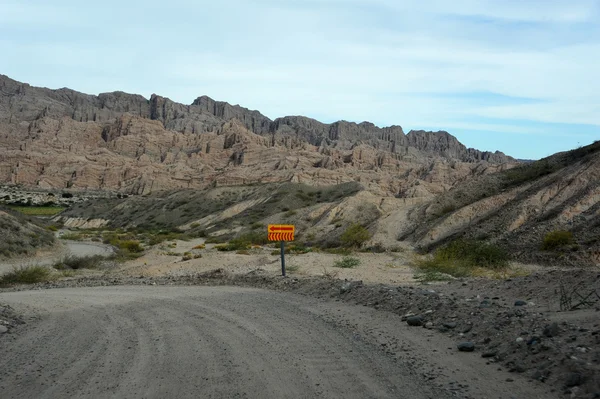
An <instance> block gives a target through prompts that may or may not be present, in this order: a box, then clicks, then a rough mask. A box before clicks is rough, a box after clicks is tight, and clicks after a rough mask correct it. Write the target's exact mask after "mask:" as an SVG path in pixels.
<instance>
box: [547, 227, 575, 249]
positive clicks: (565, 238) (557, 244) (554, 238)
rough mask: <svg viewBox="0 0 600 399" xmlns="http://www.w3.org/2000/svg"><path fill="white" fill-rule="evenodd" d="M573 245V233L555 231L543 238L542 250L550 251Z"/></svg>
mask: <svg viewBox="0 0 600 399" xmlns="http://www.w3.org/2000/svg"><path fill="white" fill-rule="evenodd" d="M574 243H575V239H574V238H573V233H571V232H570V231H565V230H555V231H551V232H549V233H548V234H546V235H545V236H544V240H543V242H542V250H545V251H552V250H555V249H559V248H563V247H565V246H567V245H572V244H574Z"/></svg>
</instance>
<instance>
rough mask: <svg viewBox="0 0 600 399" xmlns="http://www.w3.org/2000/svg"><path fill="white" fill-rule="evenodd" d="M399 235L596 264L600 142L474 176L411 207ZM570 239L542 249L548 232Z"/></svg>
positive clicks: (599, 255)
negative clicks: (464, 240) (487, 243)
mask: <svg viewBox="0 0 600 399" xmlns="http://www.w3.org/2000/svg"><path fill="white" fill-rule="evenodd" d="M408 219H409V220H410V221H411V223H410V225H409V226H407V228H405V229H404V230H403V231H401V232H400V234H399V238H400V239H403V240H410V241H412V242H414V243H415V244H416V245H418V246H420V247H423V248H425V249H430V248H433V247H436V246H438V245H439V244H441V243H443V242H446V241H448V240H451V239H454V238H457V237H461V236H463V237H469V238H474V239H482V240H491V241H493V242H496V243H498V244H500V245H501V246H503V247H505V248H507V249H509V250H510V251H511V253H512V254H513V256H514V257H515V258H517V259H521V260H524V261H531V262H539V261H541V262H544V263H556V264H563V265H564V264H568V263H581V262H584V263H596V264H598V263H600V142H595V143H593V144H591V145H589V146H586V147H581V148H578V149H576V150H573V151H568V152H564V153H558V154H555V155H553V156H550V157H548V158H544V159H542V160H539V161H537V162H534V163H530V164H524V165H522V166H520V167H518V168H514V169H511V170H507V171H502V172H499V173H496V174H490V175H486V176H480V177H478V178H473V179H471V180H469V181H467V182H465V183H463V184H459V185H457V186H456V187H453V188H452V189H450V190H449V191H448V192H446V193H444V194H442V195H440V196H439V197H437V198H436V199H435V200H434V201H431V202H429V203H427V204H425V205H422V206H420V207H417V208H415V209H413V210H412V211H411V212H410V214H409V216H408ZM556 231H567V232H570V233H572V234H573V240H572V242H571V243H569V245H563V246H561V247H560V248H555V249H554V250H546V251H541V248H542V244H543V241H544V238H545V237H546V235H547V234H548V233H551V232H556Z"/></svg>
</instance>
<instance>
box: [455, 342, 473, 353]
mask: <svg viewBox="0 0 600 399" xmlns="http://www.w3.org/2000/svg"><path fill="white" fill-rule="evenodd" d="M457 348H458V350H459V351H461V352H473V351H474V350H475V344H474V343H473V342H461V343H460V344H458V345H457Z"/></svg>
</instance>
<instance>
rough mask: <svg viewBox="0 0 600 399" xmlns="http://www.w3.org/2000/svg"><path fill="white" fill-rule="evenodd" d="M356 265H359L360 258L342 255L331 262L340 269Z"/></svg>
mask: <svg viewBox="0 0 600 399" xmlns="http://www.w3.org/2000/svg"><path fill="white" fill-rule="evenodd" d="M358 265H360V259H358V258H353V257H351V256H344V257H343V258H342V259H340V260H337V261H335V263H334V264H333V266H335V267H339V268H342V269H352V268H354V267H356V266H358Z"/></svg>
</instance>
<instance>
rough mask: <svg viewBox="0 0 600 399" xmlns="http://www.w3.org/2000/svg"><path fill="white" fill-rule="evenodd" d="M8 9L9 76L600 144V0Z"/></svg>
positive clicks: (324, 0) (4, 46)
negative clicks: (598, 142)
mask: <svg viewBox="0 0 600 399" xmlns="http://www.w3.org/2000/svg"><path fill="white" fill-rule="evenodd" d="M49 3H50V2H48V1H41V0H34V1H26V0H20V1H17V0H8V1H7V0H0V73H3V74H6V75H8V76H10V77H12V78H14V79H17V80H20V81H24V82H27V83H30V84H32V85H36V86H45V87H50V88H60V87H70V88H72V89H75V90H78V91H83V92H86V93H91V94H97V93H100V92H106V91H113V90H123V91H127V92H132V93H140V94H142V95H144V96H146V97H149V96H150V95H151V94H152V93H157V94H160V95H163V96H166V97H169V98H171V99H173V100H175V101H178V102H182V103H191V102H192V101H193V100H194V99H195V98H196V97H198V96H200V95H203V94H206V95H209V96H211V97H213V98H215V99H217V100H223V101H228V102H230V103H233V104H240V105H243V106H246V107H248V108H251V109H257V110H259V111H261V112H262V113H264V114H265V115H267V116H269V117H270V118H276V117H279V116H284V115H306V116H310V117H313V118H316V119H319V120H322V121H324V122H332V121H335V120H340V119H345V120H351V121H356V122H361V121H363V120H368V121H371V122H373V123H375V124H377V125H380V126H385V125H392V124H396V125H401V126H402V127H403V128H404V130H405V131H407V132H408V131H409V130H410V129H426V130H440V129H442V130H447V131H449V132H450V133H452V134H454V135H455V136H457V137H458V138H459V140H461V141H462V142H463V143H464V144H465V145H467V146H469V147H475V148H478V149H482V150H500V151H503V152H505V153H507V154H509V155H512V156H515V157H518V158H528V159H537V158H541V157H544V156H547V155H550V154H552V153H555V152H558V151H564V150H568V149H572V148H575V147H578V146H580V145H586V144H589V143H591V142H592V141H594V140H600V0H572V1H568V0H454V1H448V0H418V1H417V0H279V1H276V0H253V1H242V0H229V1H221V2H219V1H214V0H211V1H193V0H171V1H169V2H164V1H160V2H158V1H138V0H134V1H126V0H121V1H112V0H104V1H102V2H94V3H93V4H92V3H90V2H81V1H72V0H63V1H60V0H58V1H52V2H51V3H52V4H51V5H50V4H49Z"/></svg>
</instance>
